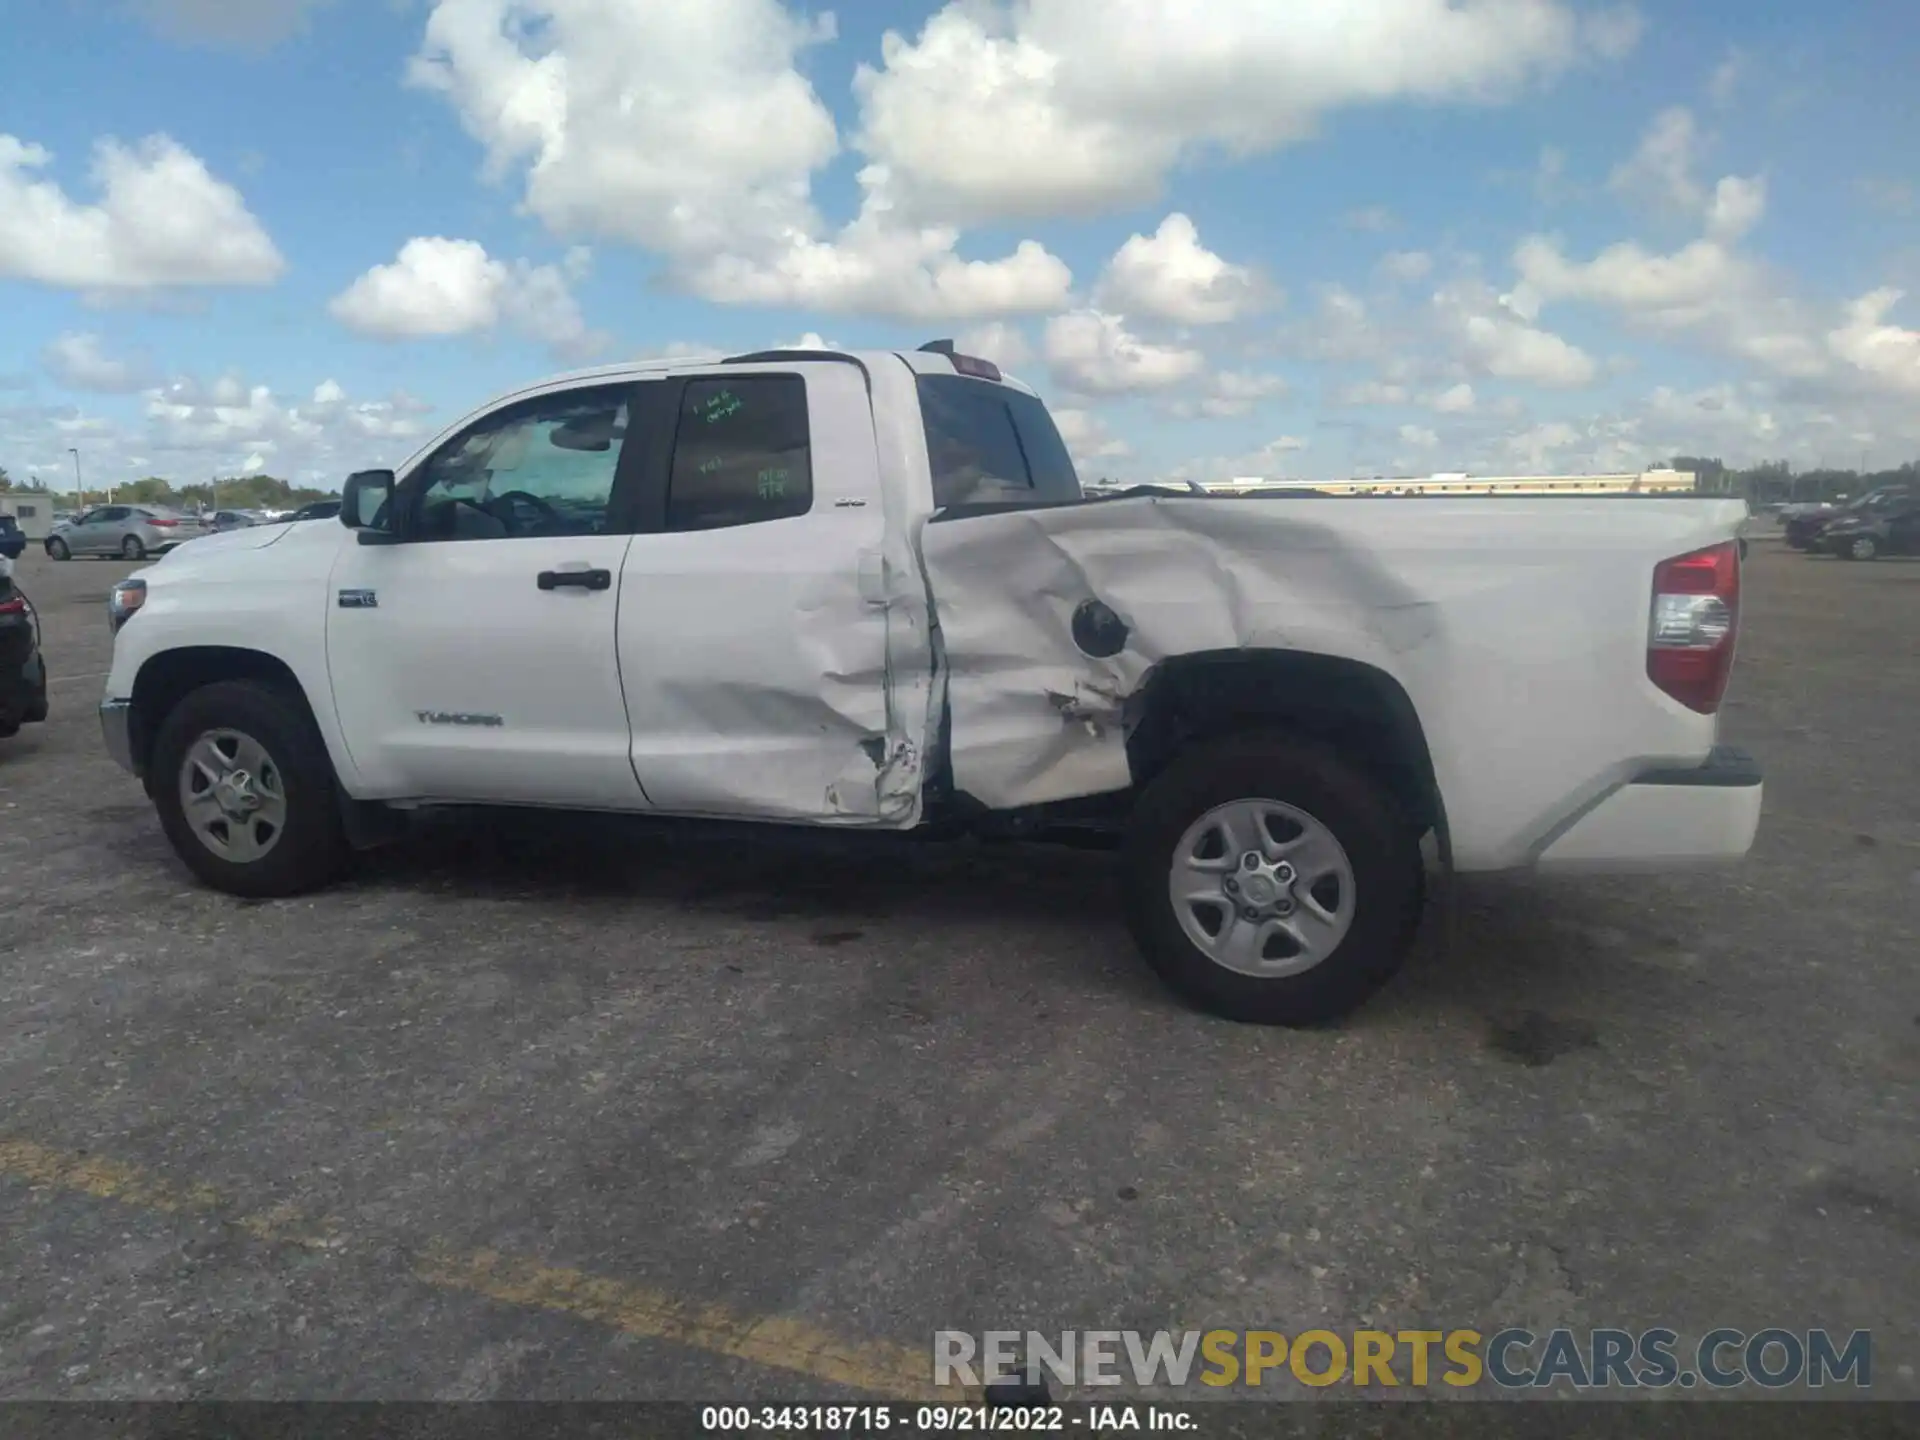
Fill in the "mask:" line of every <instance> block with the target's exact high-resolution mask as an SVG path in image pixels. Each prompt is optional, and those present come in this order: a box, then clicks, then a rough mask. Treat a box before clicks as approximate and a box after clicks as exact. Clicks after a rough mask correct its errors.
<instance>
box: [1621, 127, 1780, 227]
mask: <svg viewBox="0 0 1920 1440" xmlns="http://www.w3.org/2000/svg"><path fill="white" fill-rule="evenodd" d="M1703 148H1704V141H1703V139H1702V137H1701V135H1700V129H1699V126H1698V124H1697V123H1696V122H1695V120H1694V118H1693V112H1692V111H1690V110H1688V109H1687V108H1686V107H1685V106H1674V107H1672V108H1670V109H1667V110H1663V111H1661V112H1660V114H1659V115H1657V116H1655V117H1654V120H1653V123H1652V124H1651V125H1649V126H1648V128H1647V132H1646V134H1645V135H1644V136H1642V137H1641V140H1640V146H1639V148H1638V149H1637V150H1635V151H1634V153H1633V154H1632V155H1631V156H1630V157H1629V158H1628V159H1627V160H1625V161H1623V162H1622V163H1621V164H1620V165H1618V166H1616V167H1615V168H1614V171H1613V174H1612V175H1611V177H1610V178H1609V179H1608V181H1607V184H1608V187H1609V188H1610V189H1612V190H1614V191H1615V192H1616V193H1618V194H1620V195H1622V196H1624V197H1626V198H1628V199H1629V200H1632V201H1635V202H1637V203H1639V204H1641V205H1644V206H1646V207H1648V208H1650V209H1652V210H1654V211H1656V212H1661V213H1665V214H1668V215H1673V216H1678V217H1680V218H1682V219H1685V220H1689V221H1695V222H1698V223H1701V224H1703V225H1704V227H1705V229H1706V232H1707V234H1708V236H1709V237H1710V238H1712V239H1715V240H1722V241H1727V242H1732V241H1734V240H1738V239H1739V238H1740V237H1741V236H1743V235H1745V234H1746V233H1747V232H1748V231H1749V230H1751V229H1752V228H1753V227H1754V226H1755V225H1756V224H1758V223H1759V221H1760V217H1761V216H1762V215H1763V214H1765V213H1766V208H1767V186H1766V180H1765V178H1764V177H1762V176H1750V177H1742V176H1738V175H1728V176H1726V177H1724V178H1723V179H1721V180H1720V181H1719V183H1718V184H1716V185H1715V186H1714V187H1713V188H1712V189H1711V190H1709V189H1707V188H1706V187H1705V186H1704V185H1702V184H1701V183H1700V181H1699V180H1698V179H1696V178H1695V175H1694V171H1695V167H1696V166H1697V165H1698V163H1699V160H1700V156H1701V151H1702V150H1703Z"/></svg>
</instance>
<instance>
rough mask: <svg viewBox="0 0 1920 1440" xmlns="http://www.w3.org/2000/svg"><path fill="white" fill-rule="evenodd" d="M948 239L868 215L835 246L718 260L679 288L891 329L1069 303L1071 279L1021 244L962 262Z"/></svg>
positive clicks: (698, 268) (807, 242) (815, 243)
mask: <svg viewBox="0 0 1920 1440" xmlns="http://www.w3.org/2000/svg"><path fill="white" fill-rule="evenodd" d="M958 240H959V233H958V232H957V231H954V230H951V229H927V230H902V229H896V228H892V227H890V226H888V225H885V224H882V223H879V222H878V221H876V220H875V219H874V218H873V217H872V216H871V215H867V216H863V217H862V218H861V219H859V220H856V221H855V222H854V223H853V224H852V225H849V226H848V227H847V228H846V229H845V230H843V231H842V232H841V234H840V237H839V239H837V240H813V239H809V238H807V237H805V236H800V235H796V236H794V237H792V239H791V241H790V243H789V244H788V246H787V248H786V249H785V251H783V252H782V253H781V254H779V255H777V256H775V257H773V258H772V259H754V258H752V257H750V256H746V255H737V254H723V255H717V256H715V257H713V258H712V259H711V260H708V261H706V262H705V263H702V264H697V265H693V266H690V267H689V268H688V270H687V272H686V276H685V280H684V283H685V284H686V286H687V288H688V289H690V290H692V291H693V292H694V293H696V294H698V295H700V296H701V297H702V298H704V299H707V300H712V301H715V302H717V303H720V304H724V305H767V306H791V307H794V308H796V309H802V310H820V311H828V312H832V313H837V314H855V315H879V316H885V317H887V318H889V319H895V320H927V321H931V320H974V319H980V318H982V317H986V316H993V315H1019V314H1044V313H1046V312H1048V311H1052V310H1058V309H1059V308H1060V307H1061V306H1062V305H1064V304H1066V303H1067V299H1068V295H1069V292H1070V291H1071V290H1072V287H1073V272H1072V271H1070V270H1069V269H1067V267H1066V265H1065V264H1064V263H1063V262H1062V261H1061V260H1060V259H1059V258H1058V257H1057V256H1055V255H1053V254H1051V253H1050V252H1049V251H1048V250H1047V249H1046V247H1045V246H1043V245H1041V244H1039V243H1038V242H1037V241H1033V240H1023V241H1021V242H1020V244H1019V245H1018V246H1016V247H1015V248H1014V251H1013V253H1012V254H1010V255H1007V256H1005V257H1003V258H1001V259H999V260H963V259H961V258H960V257H959V256H958V255H956V254H955V253H954V245H955V243H956V242H957V241H958Z"/></svg>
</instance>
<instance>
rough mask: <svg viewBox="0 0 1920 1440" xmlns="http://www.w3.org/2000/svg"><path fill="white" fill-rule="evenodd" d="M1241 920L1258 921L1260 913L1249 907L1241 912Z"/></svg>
mask: <svg viewBox="0 0 1920 1440" xmlns="http://www.w3.org/2000/svg"><path fill="white" fill-rule="evenodd" d="M1240 918H1241V919H1242V920H1258V919H1259V918H1260V912H1259V911H1258V910H1256V909H1254V908H1253V907H1252V906H1251V905H1249V906H1248V907H1247V908H1246V909H1244V910H1242V911H1241V912H1240Z"/></svg>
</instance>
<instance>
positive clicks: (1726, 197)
mask: <svg viewBox="0 0 1920 1440" xmlns="http://www.w3.org/2000/svg"><path fill="white" fill-rule="evenodd" d="M1766 211H1767V182H1766V180H1765V179H1764V178H1763V177H1761V176H1754V177H1752V178H1750V179H1743V178H1741V177H1740V176H1738V175H1728V176H1724V177H1723V178H1722V179H1721V181H1720V183H1719V184H1717V185H1715V186H1714V187H1713V199H1712V200H1711V201H1710V202H1709V203H1708V205H1707V235H1708V237H1709V238H1710V239H1714V240H1719V241H1721V242H1723V243H1727V244H1731V243H1732V242H1733V241H1735V240H1738V239H1739V238H1740V237H1741V236H1743V235H1745V234H1746V233H1747V232H1748V231H1749V230H1751V229H1752V228H1753V227H1754V226H1755V225H1757V224H1759V223H1760V217H1761V216H1762V215H1764V214H1766Z"/></svg>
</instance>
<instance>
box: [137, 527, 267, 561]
mask: <svg viewBox="0 0 1920 1440" xmlns="http://www.w3.org/2000/svg"><path fill="white" fill-rule="evenodd" d="M292 528H293V527H292V526H291V525H250V526H248V527H247V528H246V529H244V530H222V531H220V532H219V533H217V534H212V535H201V536H198V537H197V538H195V539H192V540H189V541H188V542H187V543H186V544H184V545H182V546H180V548H179V549H177V550H169V551H168V552H167V553H166V554H165V555H164V556H162V557H161V558H160V559H159V560H158V561H157V562H156V563H157V564H160V565H173V564H194V563H197V562H199V561H202V560H214V559H218V558H219V557H220V556H222V555H228V554H231V553H233V552H234V551H235V550H264V549H265V548H266V547H267V546H269V545H271V544H273V543H274V542H275V541H276V540H281V539H284V538H285V537H286V533H287V531H289V530H291V529H292Z"/></svg>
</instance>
